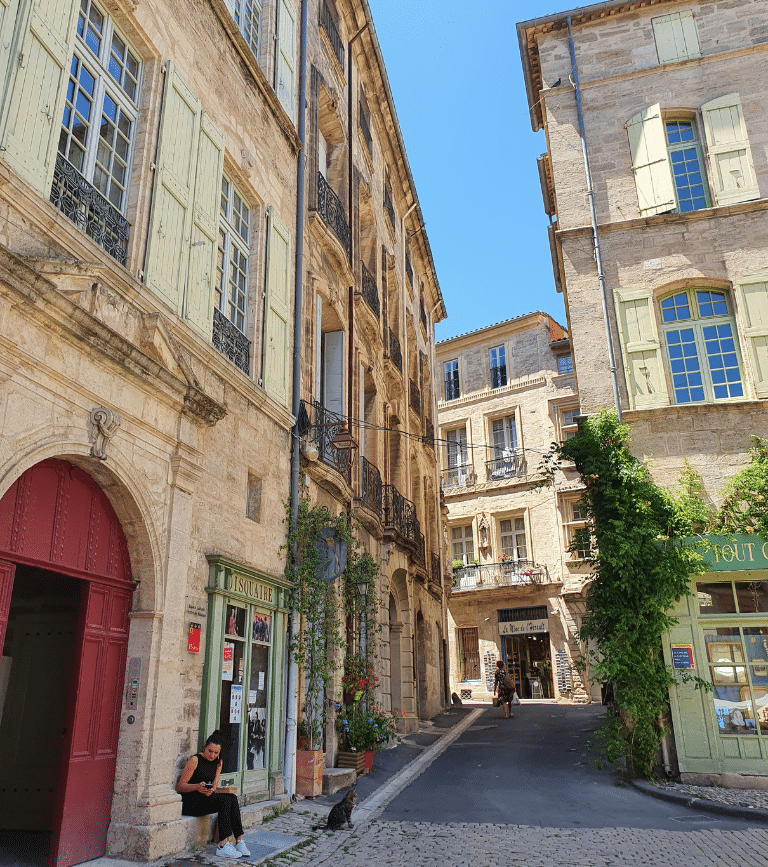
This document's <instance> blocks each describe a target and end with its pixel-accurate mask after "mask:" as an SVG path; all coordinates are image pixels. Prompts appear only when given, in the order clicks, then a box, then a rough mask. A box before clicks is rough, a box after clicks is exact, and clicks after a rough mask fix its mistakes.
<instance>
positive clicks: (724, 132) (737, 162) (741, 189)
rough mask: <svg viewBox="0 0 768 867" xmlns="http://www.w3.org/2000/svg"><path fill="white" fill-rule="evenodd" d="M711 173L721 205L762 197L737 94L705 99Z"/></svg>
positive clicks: (704, 116) (703, 113)
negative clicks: (709, 99)
mask: <svg viewBox="0 0 768 867" xmlns="http://www.w3.org/2000/svg"><path fill="white" fill-rule="evenodd" d="M701 114H702V117H703V119H704V133H705V136H706V141H707V155H708V157H709V172H710V180H711V182H712V187H713V191H714V194H715V199H716V200H717V204H718V205H728V204H733V203H734V202H747V201H750V200H751V199H758V198H760V190H759V189H758V186H757V178H756V176H755V169H754V165H753V163H752V151H751V149H750V146H749V139H748V137H747V127H746V124H745V122H744V114H743V112H742V109H741V100H740V99H739V95H738V93H729V94H726V95H725V96H721V97H718V98H717V99H713V100H711V101H710V102H705V103H704V105H702V107H701Z"/></svg>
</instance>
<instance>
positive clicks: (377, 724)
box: [336, 702, 400, 774]
mask: <svg viewBox="0 0 768 867" xmlns="http://www.w3.org/2000/svg"><path fill="white" fill-rule="evenodd" d="M336 730H337V731H338V733H339V745H340V750H339V760H338V767H340V768H354V769H355V771H356V772H357V773H358V774H364V773H368V771H370V770H371V768H372V767H373V753H374V752H375V751H378V750H382V749H384V747H386V745H387V744H388V743H390V742H391V741H399V740H400V737H399V735H398V734H397V727H396V725H395V718H394V716H393V715H392V714H388V713H386V712H385V711H383V710H381V709H380V708H379V707H377V706H376V705H374V706H372V707H370V708H365V707H364V706H363V705H362V704H360V703H359V702H357V703H355V704H352V705H348V706H347V707H345V708H344V710H343V711H342V712H341V713H340V714H339V716H338V717H337V719H336Z"/></svg>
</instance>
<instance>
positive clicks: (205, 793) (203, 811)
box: [176, 730, 251, 858]
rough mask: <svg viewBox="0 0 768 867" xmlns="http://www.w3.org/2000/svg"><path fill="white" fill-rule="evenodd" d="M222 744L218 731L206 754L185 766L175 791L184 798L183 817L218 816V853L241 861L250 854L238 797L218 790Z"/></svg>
mask: <svg viewBox="0 0 768 867" xmlns="http://www.w3.org/2000/svg"><path fill="white" fill-rule="evenodd" d="M222 741H223V738H222V735H221V732H220V731H218V730H217V731H215V732H214V733H213V734H212V735H211V736H210V737H209V738H208V740H207V741H206V742H205V747H204V748H203V751H202V752H201V753H197V754H196V755H194V756H192V757H191V758H190V759H189V760H188V761H187V763H186V765H184V770H183V771H182V772H181V776H180V777H179V781H178V783H176V791H177V792H178V793H179V794H180V795H181V812H182V814H183V815H184V816H206V815H208V814H209V813H218V814H219V817H218V828H219V846H218V848H217V850H216V854H217V855H219V856H220V857H222V858H242V857H243V855H245V856H246V857H247V856H249V855H250V854H251V853H250V852H249V850H248V847H247V846H246V845H245V842H244V841H243V824H242V822H241V820H240V805H239V804H238V803H237V796H236V795H232V794H230V793H228V792H218V791H217V790H216V787H217V786H218V783H219V774H220V773H221V764H222V763H221V758H220V754H221V745H222ZM229 837H234V838H235V845H234V846H233V845H232V844H231V843H230V842H229Z"/></svg>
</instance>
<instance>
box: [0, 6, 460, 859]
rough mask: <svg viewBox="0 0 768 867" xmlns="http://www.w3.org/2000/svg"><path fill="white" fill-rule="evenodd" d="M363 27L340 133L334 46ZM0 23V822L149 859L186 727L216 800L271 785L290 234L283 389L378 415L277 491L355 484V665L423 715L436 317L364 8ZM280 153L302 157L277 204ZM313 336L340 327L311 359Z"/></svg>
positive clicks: (48, 9) (434, 658)
mask: <svg viewBox="0 0 768 867" xmlns="http://www.w3.org/2000/svg"><path fill="white" fill-rule="evenodd" d="M302 11H304V12H306V20H307V22H308V24H307V33H308V46H309V47H308V55H309V56H310V57H311V58H312V60H311V64H312V70H311V75H308V76H307V78H308V81H309V84H308V94H309V98H308V103H309V108H308V112H307V114H308V118H309V120H308V123H307V129H308V130H309V132H308V134H307V137H308V142H307V144H306V148H305V147H304V144H305V143H303V142H301V141H300V139H299V134H298V130H299V128H300V123H299V121H300V117H299V112H298V106H299V97H298V94H299V87H300V84H301V75H300V72H301V69H300V61H301V53H300V50H299V49H300V46H301V37H302V28H301V21H302V14H301V13H302ZM339 15H340V18H339V17H338V16H339ZM329 16H330V17H329ZM334 16H336V18H335V19H334ZM333 20H335V21H336V25H337V27H339V28H340V30H338V31H337V32H336V34H335V36H334V34H333V33H332V29H333V28H332V26H331V23H329V22H332V21H333ZM365 24H368V26H369V32H368V33H367V34H366V35H362V36H361V37H360V38H359V39H358V40H357V41H356V43H355V45H354V48H353V61H354V63H353V76H354V83H353V84H352V83H350V86H351V87H353V88H354V93H353V97H354V100H353V103H354V109H353V111H354V124H353V126H352V132H353V137H351V138H349V137H348V138H347V139H344V136H343V135H342V133H344V130H346V126H345V124H346V122H347V121H346V118H347V114H346V113H345V110H344V104H345V103H344V101H345V100H346V97H347V94H348V93H349V92H350V91H349V87H347V84H346V75H347V71H346V70H347V67H346V66H345V64H344V62H343V61H342V62H341V63H339V62H338V58H337V59H334V57H333V54H334V52H335V50H336V48H337V47H338V46H336V45H335V43H334V42H333V40H334V39H338V38H341V37H343V39H345V40H348V39H350V38H351V36H353V35H354V34H355V33H357V31H358V30H359V29H360V28H362V27H364V25H365ZM339 34H341V37H340V35H339ZM0 41H1V42H2V45H3V53H2V56H0V64H1V65H0V73H1V75H0V80H1V81H2V82H3V86H2V91H0V344H2V352H0V644H2V647H3V655H2V666H1V667H0V732H2V737H3V739H4V742H5V743H7V744H8V750H7V753H6V756H5V758H4V760H3V775H2V780H1V781H0V813H1V814H2V817H1V818H0V828H2V829H4V830H8V831H11V832H13V831H18V830H20V829H24V830H25V831H29V832H32V831H37V832H39V833H40V834H41V835H43V836H45V835H50V839H51V844H50V856H51V863H52V864H56V865H57V867H67V865H70V864H76V863H81V862H83V861H86V860H90V859H92V858H94V857H97V856H100V855H102V854H104V853H105V852H109V854H111V855H114V856H121V857H130V858H138V859H144V860H152V859H156V858H159V857H161V856H164V855H168V854H171V853H175V852H179V851H181V850H184V849H187V848H189V847H190V846H192V845H195V844H196V843H202V842H205V839H206V838H205V837H204V834H205V828H204V823H200V822H198V821H197V820H193V819H185V818H182V817H181V803H180V798H179V796H178V795H177V794H176V792H175V788H174V786H175V782H176V779H177V776H178V773H179V770H180V768H181V767H182V765H183V763H184V761H185V760H186V758H187V757H188V756H189V755H190V754H192V753H194V752H195V751H196V750H197V749H198V748H199V747H200V746H201V745H202V743H203V742H204V740H205V737H206V735H207V734H208V733H210V732H211V731H212V730H214V729H217V728H218V729H221V730H222V732H223V733H224V736H225V749H224V751H223V754H224V761H225V765H224V771H223V773H222V777H221V784H222V785H229V786H233V787H235V789H236V790H237V792H238V794H239V797H240V800H241V803H243V804H248V803H252V802H257V801H260V800H266V799H268V798H270V797H272V796H274V795H276V794H279V793H282V792H284V790H285V787H286V781H285V780H284V778H283V768H284V755H283V751H284V748H285V713H286V702H285V696H286V663H287V660H286V651H285V648H286V644H287V629H288V622H289V613H290V612H289V596H288V593H289V589H290V588H289V587H288V586H287V583H286V581H285V579H284V559H283V556H284V555H283V548H282V546H283V545H284V541H285V524H284V520H283V519H284V515H285V503H286V500H287V499H288V496H289V477H290V453H291V437H292V431H293V427H294V421H295V419H294V416H293V414H292V411H291V397H292V383H291V364H290V360H291V358H292V355H293V348H294V341H293V315H294V297H295V296H294V287H295V282H296V274H295V267H296V266H295V257H296V251H297V244H296V228H297V225H303V226H305V227H306V235H305V237H304V241H305V251H306V255H305V258H304V260H303V262H304V268H306V274H301V273H300V274H299V278H300V282H301V278H305V279H304V280H303V284H302V285H303V290H304V293H305V296H306V301H305V307H304V310H305V312H306V317H305V324H306V327H305V330H304V332H303V333H302V335H301V338H300V340H301V349H302V351H304V350H306V353H307V355H306V357H305V358H304V360H303V364H304V370H305V371H306V372H307V377H308V378H307V379H306V380H305V381H304V383H302V386H301V388H302V395H303V396H305V397H306V399H307V401H308V402H311V401H312V400H315V399H319V400H320V402H321V403H322V400H323V398H324V397H325V396H328V400H329V401H330V400H331V399H330V394H331V393H332V392H333V389H334V388H337V386H338V387H340V388H341V390H343V392H344V395H345V398H344V399H345V400H346V399H347V398H350V399H351V400H352V401H353V403H352V413H350V415H354V417H355V419H356V418H357V417H358V416H357V413H358V412H359V414H360V416H361V417H364V418H366V419H369V418H370V419H373V420H375V421H376V422H377V425H378V428H375V427H373V426H371V427H369V428H366V436H365V441H364V444H363V443H362V442H361V448H360V452H359V456H358V458H356V463H355V464H354V466H352V467H351V468H347V470H348V472H347V474H346V476H345V473H344V472H340V471H339V468H338V467H336V468H334V467H331V468H328V466H327V465H326V464H324V463H323V461H322V460H321V461H319V462H317V463H316V464H313V465H311V466H309V465H308V466H307V467H306V470H307V475H306V482H307V485H306V488H307V489H306V490H305V491H304V493H305V494H308V495H309V496H311V497H314V498H315V499H316V500H318V501H319V500H322V501H324V502H328V503H331V504H332V506H333V507H334V508H336V509H338V508H343V507H345V506H346V505H348V504H352V503H354V505H355V508H357V506H358V505H360V503H362V501H363V500H365V501H366V503H368V504H370V503H371V502H373V508H372V510H371V515H370V520H369V521H368V523H367V524H366V526H369V527H370V529H369V531H368V532H369V533H370V536H369V538H368V543H369V545H370V547H371V550H372V551H374V552H375V554H376V556H377V558H379V559H380V561H381V562H382V564H384V566H385V567H386V569H385V573H386V579H383V581H384V584H385V585H386V588H387V593H388V595H387V603H388V606H387V605H385V606H384V607H383V609H382V611H383V614H382V618H383V623H384V626H385V629H386V630H388V636H397V639H395V638H394V637H393V638H392V642H393V643H394V642H395V641H398V642H399V648H400V650H399V655H398V662H397V668H398V671H399V677H397V678H395V677H390V675H389V665H390V660H391V657H390V655H389V651H388V650H387V652H386V654H383V655H382V665H383V666H385V667H386V673H387V678H386V679H385V681H384V683H385V686H384V689H385V691H386V694H387V696H391V698H390V699H389V702H390V704H391V706H392V707H393V708H396V709H398V710H401V711H403V712H404V713H405V719H406V726H411V727H413V726H414V725H415V724H416V723H415V720H416V719H417V716H418V715H419V714H421V715H426V716H429V715H431V714H432V713H434V712H435V711H436V710H437V709H438V708H439V707H440V706H441V704H442V699H441V698H440V693H439V691H438V686H439V684H440V683H442V684H443V685H444V681H445V679H444V678H443V680H442V681H441V680H440V674H439V672H440V670H441V669H440V663H439V659H440V647H441V645H440V644H439V641H440V640H441V637H442V634H443V633H441V630H442V629H443V624H444V611H443V605H442V602H441V599H442V584H441V581H442V579H441V575H440V572H439V568H440V567H439V565H438V567H437V569H436V570H435V569H433V568H432V566H433V563H434V561H433V559H432V553H433V552H434V551H436V550H438V546H437V541H436V540H437V539H438V537H439V529H438V527H439V524H438V521H439V509H438V505H437V504H438V499H437V497H438V491H437V482H436V469H435V458H434V449H433V448H432V447H431V445H430V443H429V441H428V440H424V441H423V442H422V440H421V437H422V436H426V435H427V434H428V433H429V424H430V423H431V421H432V419H433V418H434V405H435V404H434V400H435V399H434V395H433V394H432V392H431V386H430V382H431V375H432V370H433V357H434V345H433V339H432V336H431V329H432V325H433V322H434V321H436V320H438V319H439V318H441V317H442V316H444V315H445V311H444V308H443V305H442V299H441V297H440V291H439V287H438V285H437V280H436V277H435V274H434V267H433V264H432V259H431V255H430V252H429V245H428V242H427V239H426V236H425V234H424V233H423V231H422V229H421V227H422V224H423V220H422V216H421V213H420V209H419V207H418V201H417V199H416V194H415V191H414V187H413V180H412V178H411V175H410V171H409V168H408V162H407V157H406V154H405V149H404V145H403V142H402V138H401V137H400V133H399V129H398V127H397V123H396V119H395V113H394V108H393V105H392V97H391V94H390V92H389V89H388V86H387V84H386V75H385V73H384V67H383V61H382V59H381V53H380V51H379V49H378V44H377V42H376V39H375V33H374V32H373V25H372V23H371V21H370V12H369V10H368V7H367V4H366V3H362V4H360V3H351V4H347V5H346V6H345V7H344V8H343V9H342V8H341V7H339V8H337V9H333V10H331V9H330V6H328V5H326V4H325V3H318V2H309V0H307V2H306V3H305V4H304V8H303V10H302V8H301V7H300V5H299V4H294V3H293V2H292V0H263V2H262V3H246V4H240V3H234V2H231V0H200V2H196V3H184V4H178V3H172V2H166V0H151V2H147V0H145V2H141V3H139V2H135V0H82V2H77V0H46V2H42V3H39V2H32V0H12V2H10V3H5V2H3V3H0ZM345 45H346V42H345ZM329 50H330V51H331V54H329V53H328V52H329ZM361 88H362V90H361ZM358 102H359V105H358ZM364 119H365V120H366V121H368V122H369V125H370V130H369V131H368V127H366V128H363V122H364ZM319 131H323V134H324V136H325V144H324V145H323V147H324V148H325V154H326V159H327V164H326V174H325V177H326V179H327V180H328V182H329V184H330V185H331V186H332V187H333V188H334V189H336V190H337V191H338V196H341V197H343V195H344V184H345V178H348V177H350V176H351V177H352V178H353V181H354V192H355V196H358V197H359V200H360V204H359V205H357V204H355V213H356V214H359V215H360V216H359V218H358V217H357V216H355V218H354V219H353V220H352V221H350V222H349V223H348V225H349V224H351V225H352V226H353V238H354V243H355V248H354V249H355V250H356V251H357V250H359V251H361V252H360V253H359V254H358V253H356V254H355V258H354V259H351V258H349V256H350V254H349V253H347V254H346V256H347V258H346V259H345V256H344V255H343V254H344V250H345V248H344V247H343V245H340V244H339V242H338V240H334V234H333V232H330V233H329V232H328V229H327V222H326V221H325V219H324V216H323V215H325V216H326V217H327V215H328V209H329V208H330V209H331V210H333V209H334V208H335V207H336V204H335V203H334V202H332V201H331V199H330V197H329V195H328V191H327V189H322V190H321V189H320V182H319V176H318V169H317V166H318V162H317V160H318V153H319V151H320V145H319V139H318V135H319ZM366 131H368V135H367V137H366ZM361 136H362V137H361ZM343 139H344V140H346V141H350V142H351V144H350V146H349V147H348V148H347V149H346V151H344V148H345V147H346V145H344V143H343ZM369 139H370V140H369ZM363 148H367V149H368V150H367V156H366V153H365V152H364V150H363ZM303 150H306V153H307V155H308V160H309V162H310V164H311V165H312V166H314V171H315V175H314V176H313V175H312V171H310V172H309V173H308V174H307V196H306V198H305V208H306V206H307V205H308V209H307V213H306V214H304V215H303V216H304V217H305V218H306V219H304V220H299V219H298V218H299V217H300V216H302V215H301V214H299V213H297V211H298V202H299V201H300V199H299V197H298V196H297V177H298V176H299V168H300V165H299V157H300V154H302V151H303ZM342 151H344V153H345V154H347V155H349V154H350V153H352V154H353V157H354V159H353V160H352V162H351V163H347V162H345V159H346V157H344V156H342ZM313 160H314V162H312V161H313ZM345 165H347V166H351V168H346V169H345V168H344V167H345ZM345 172H346V174H345ZM321 200H322V204H321ZM356 201H357V200H356ZM329 202H331V204H330V205H329ZM385 213H386V214H387V216H386V217H385V216H384V215H385ZM387 220H388V221H389V222H387ZM334 257H336V258H334ZM361 261H362V263H363V264H364V265H365V268H366V269H367V271H365V272H364V271H363V267H362V265H361ZM349 262H355V263H356V264H355V265H354V267H352V266H351V265H350V264H349ZM366 275H367V276H366ZM371 281H373V284H372V283H371ZM350 286H353V287H355V290H359V291H361V292H363V295H360V296H359V295H357V294H356V292H355V291H353V292H351V293H349V294H348V290H349V287H350ZM377 293H378V294H377ZM377 297H378V298H380V303H381V309H380V312H379V315H376V314H375V313H373V312H371V311H372V310H374V308H375V303H374V299H375V298H377ZM316 325H317V331H315V326H316ZM326 332H329V333H332V334H335V333H336V332H343V333H344V334H347V335H348V334H352V340H351V341H347V342H346V343H344V348H343V350H342V349H341V344H340V341H339V338H338V335H337V336H336V337H331V338H329V339H328V341H327V342H326V344H325V349H326V352H325V353H323V352H322V350H321V349H320V348H319V347H320V343H318V342H316V338H317V337H320V336H321V335H322V334H325V333H326ZM398 346H400V347H402V349H401V353H398V352H397V347H398ZM350 348H351V351H350ZM315 353H317V355H316V354H315ZM316 358H318V359H321V361H322V363H323V364H326V368H325V371H326V372H325V374H324V377H325V378H324V382H326V383H327V384H328V385H329V388H330V391H325V392H323V396H322V397H321V393H320V392H319V391H316V390H315V389H314V385H313V383H314V382H315V381H316V380H315V377H316V376H320V373H319V371H320V368H319V367H317V366H316V361H315V359H316ZM337 358H343V359H344V360H343V364H342V365H341V366H340V370H341V371H342V373H341V375H337V374H338V371H336V372H334V370H333V369H332V361H335V360H336V359H337ZM328 359H330V360H328ZM347 359H349V365H348V364H347ZM403 371H404V372H403ZM344 377H348V379H344ZM411 380H412V381H411ZM419 395H421V396H422V401H423V406H424V407H425V409H424V410H423V411H422V410H421V409H420V406H421V405H422V404H420V402H419V399H418V398H419ZM409 396H410V401H409ZM409 405H410V406H417V407H419V408H418V409H415V410H414V409H411V410H409V408H408V407H409ZM323 408H327V409H328V410H329V411H333V410H340V411H341V412H342V413H343V414H344V415H345V416H346V414H347V412H348V408H347V407H346V404H345V405H344V408H342V407H341V406H336V405H335V404H333V403H332V401H331V402H330V403H328V402H327V403H326V404H325V406H324V407H323ZM309 409H310V415H311V417H312V420H313V421H314V420H316V416H315V415H314V408H312V407H309ZM356 425H357V422H354V423H353V434H355V435H356V436H358V434H357V427H356ZM388 427H390V428H393V427H399V429H400V430H402V431H403V432H404V435H403V436H401V437H398V436H396V435H394V434H390V433H387V432H386V431H385V430H383V429H384V428H388ZM379 428H381V429H379ZM363 458H365V461H368V462H369V463H370V465H371V466H374V465H375V466H379V467H381V468H382V469H381V481H382V483H383V484H384V487H383V490H382V491H380V497H386V496H389V497H390V500H389V501H384V502H390V501H391V499H392V498H393V497H394V496H395V493H396V494H397V495H398V496H400V499H399V500H398V501H397V502H398V503H400V504H401V505H403V504H404V503H405V502H408V503H409V504H412V512H410V513H408V514H409V517H410V521H409V522H403V521H400V522H397V521H394V520H391V521H389V522H387V520H386V515H387V514H388V513H387V512H386V511H385V506H384V505H383V504H382V502H383V501H382V500H375V498H374V500H373V501H371V496H370V492H369V491H368V489H367V488H366V489H365V492H364V493H361V492H362V491H363V487H364V486H363V487H361V476H362V473H363V468H366V472H368V475H367V476H366V478H369V477H370V475H371V473H370V472H369V470H368V469H367V468H368V464H366V463H364V462H363ZM321 466H323V467H324V468H325V472H323V471H321V470H320V467H321ZM387 486H394V487H387ZM395 488H396V491H395V492H394V493H393V491H394V489H395ZM401 495H402V496H401ZM405 497H408V498H409V499H408V500H405V499H403V498H405ZM376 507H378V509H379V511H378V512H377V511H376ZM417 518H418V521H417V520H416V519H417ZM382 592H384V587H382ZM392 600H394V603H393V602H392ZM414 636H415V638H414ZM387 647H389V644H387ZM411 672H416V674H412V673H411ZM395 681H396V682H397V684H398V686H397V688H395V687H394V686H390V682H391V683H392V684H394V683H395ZM443 692H444V686H443ZM62 730H65V731H66V732H67V736H66V738H65V740H64V741H63V742H62V740H61V737H60V733H61V731H62ZM52 769H54V772H53V782H51V778H52ZM19 780H23V781H24V784H23V786H21V787H20V786H19ZM208 827H209V826H208ZM201 835H203V836H201Z"/></svg>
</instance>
